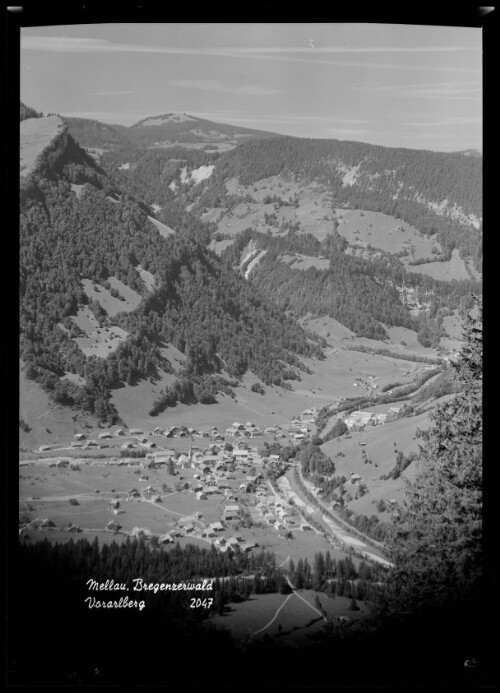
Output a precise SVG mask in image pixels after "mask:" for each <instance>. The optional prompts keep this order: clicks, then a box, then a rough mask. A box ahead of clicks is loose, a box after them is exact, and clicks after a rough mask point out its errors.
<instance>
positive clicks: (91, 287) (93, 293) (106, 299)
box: [82, 277, 142, 318]
mask: <svg viewBox="0 0 500 693" xmlns="http://www.w3.org/2000/svg"><path fill="white" fill-rule="evenodd" d="M109 283H110V285H111V286H112V287H113V288H114V289H116V291H118V293H119V294H120V296H121V298H115V297H114V296H112V295H111V294H110V292H109V291H108V290H107V289H105V288H104V287H103V286H101V285H100V284H98V283H97V282H93V281H90V279H82V285H83V290H84V291H85V293H86V295H87V296H88V297H89V299H90V300H91V301H97V302H98V303H99V305H100V306H101V308H103V309H104V310H105V311H106V313H107V314H108V315H109V317H110V318H113V317H114V316H115V315H117V314H118V313H122V312H126V313H130V312H131V311H132V310H135V308H137V306H138V305H139V303H140V302H141V300H142V296H140V295H139V294H138V293H137V292H136V291H134V290H133V289H130V288H129V287H128V286H127V285H126V284H124V283H123V282H121V281H120V280H119V279H117V278H116V277H110V278H109Z"/></svg>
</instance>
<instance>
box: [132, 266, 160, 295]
mask: <svg viewBox="0 0 500 693" xmlns="http://www.w3.org/2000/svg"><path fill="white" fill-rule="evenodd" d="M135 269H136V270H137V271H138V272H139V276H140V277H141V279H142V281H143V282H144V286H145V287H146V289H147V290H148V291H153V289H154V288H155V278H154V275H153V274H151V272H148V270H146V269H144V268H143V267H141V265H137V267H136V268H135Z"/></svg>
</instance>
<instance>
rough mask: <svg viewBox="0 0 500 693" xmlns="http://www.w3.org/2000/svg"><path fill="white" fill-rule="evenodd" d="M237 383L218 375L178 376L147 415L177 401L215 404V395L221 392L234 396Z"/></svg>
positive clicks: (160, 410) (154, 413)
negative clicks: (189, 377)
mask: <svg viewBox="0 0 500 693" xmlns="http://www.w3.org/2000/svg"><path fill="white" fill-rule="evenodd" d="M237 384H238V383H237V382H233V383H230V382H229V381H228V380H226V379H225V378H223V377H222V376H220V375H201V376H191V379H188V378H180V379H178V380H176V381H175V382H174V383H173V384H172V385H168V386H167V387H166V388H165V390H164V391H163V392H162V393H161V394H160V395H159V397H158V398H157V399H156V400H155V402H154V403H153V406H152V408H151V409H150V411H149V412H148V413H149V416H157V415H158V414H160V413H161V412H162V411H164V410H165V409H166V408H167V407H174V406H175V405H176V404H177V402H182V403H183V404H196V403H197V402H199V403H200V404H215V402H217V399H216V395H217V394H218V393H219V392H223V393H224V394H225V395H231V396H234V391H233V389H232V387H231V385H232V386H233V387H234V386H236V385H237Z"/></svg>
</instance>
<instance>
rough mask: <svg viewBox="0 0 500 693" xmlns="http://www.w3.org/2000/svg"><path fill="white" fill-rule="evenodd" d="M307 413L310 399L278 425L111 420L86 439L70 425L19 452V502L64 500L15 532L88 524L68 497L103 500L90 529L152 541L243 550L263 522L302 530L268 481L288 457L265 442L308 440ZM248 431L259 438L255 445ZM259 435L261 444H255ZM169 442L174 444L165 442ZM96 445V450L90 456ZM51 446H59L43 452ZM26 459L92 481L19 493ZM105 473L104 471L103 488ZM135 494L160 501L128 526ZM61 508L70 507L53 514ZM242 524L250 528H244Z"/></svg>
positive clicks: (251, 545)
mask: <svg viewBox="0 0 500 693" xmlns="http://www.w3.org/2000/svg"><path fill="white" fill-rule="evenodd" d="M316 416H317V410H316V408H314V407H313V408H311V409H308V410H305V411H304V412H302V413H301V414H300V415H298V416H295V417H293V419H292V420H291V422H290V424H289V425H288V426H287V427H286V428H285V427H283V426H278V425H277V424H274V425H271V426H268V427H266V428H265V429H263V430H262V429H259V428H258V427H257V426H256V425H255V424H254V423H252V422H250V421H248V422H246V423H244V424H243V423H239V422H237V421H235V422H233V423H232V424H231V425H230V426H228V427H227V428H225V429H222V430H219V429H218V428H216V427H212V428H211V429H209V430H199V429H195V428H193V427H187V426H178V427H166V428H160V427H157V428H155V429H154V430H152V431H143V430H142V429H136V428H130V429H125V428H122V427H117V428H115V429H109V430H103V431H101V432H99V433H98V434H97V435H96V436H95V438H94V439H88V438H87V434H86V433H83V432H77V433H75V434H74V439H73V440H72V441H71V442H70V443H69V444H57V445H56V444H54V445H42V446H40V448H39V450H38V453H39V455H37V457H36V459H31V460H22V461H21V462H20V472H21V498H20V502H21V503H22V502H23V501H25V502H30V501H35V500H40V501H44V499H45V498H50V499H51V500H50V502H48V505H47V510H48V509H49V504H50V509H51V510H54V509H55V508H58V509H61V505H63V504H64V506H65V511H64V512H62V513H61V512H56V513H54V512H52V516H51V517H36V518H34V519H33V520H30V521H29V522H25V523H21V524H20V528H19V533H20V535H25V536H30V535H31V536H32V533H33V531H36V532H37V533H38V532H39V531H40V530H52V532H54V531H56V530H57V531H56V533H57V535H59V534H60V532H64V533H70V534H75V533H79V532H88V531H90V530H91V528H90V527H88V520H87V521H84V522H79V510H80V508H77V507H75V506H79V505H81V504H84V503H87V504H89V503H90V504H93V505H95V501H96V500H98V501H99V508H100V511H99V512H98V513H97V515H95V517H99V518H100V517H103V512H102V509H103V507H106V513H107V514H108V517H110V519H109V520H108V521H107V522H106V523H105V526H104V527H102V528H100V531H101V532H102V531H104V532H107V533H110V532H111V533H112V534H113V535H114V536H116V537H118V536H122V537H123V536H135V537H143V538H144V539H146V540H150V541H152V542H154V543H155V544H158V545H165V544H172V543H174V542H177V541H179V540H182V539H183V538H184V539H189V540H198V541H201V542H206V543H209V544H212V545H213V546H215V547H216V548H218V549H219V550H220V551H222V552H226V551H229V552H231V551H234V550H236V547H238V548H239V550H241V551H245V552H246V551H251V550H252V549H255V548H257V547H259V546H260V542H259V541H258V537H259V536H260V535H264V536H265V535H266V534H267V533H269V531H271V532H273V533H277V535H278V537H279V538H281V539H288V538H290V533H291V531H292V530H294V531H300V530H304V531H307V530H310V527H309V526H308V525H307V523H306V522H305V521H304V519H303V518H302V516H301V515H300V513H299V512H298V511H297V510H296V509H295V508H294V507H293V505H292V504H289V503H288V502H287V500H286V498H285V497H284V496H280V494H279V493H278V492H277V490H276V489H274V488H273V486H272V484H271V483H270V482H269V476H271V477H272V476H273V475H276V476H278V475H279V474H282V473H283V472H284V471H285V470H286V469H287V468H288V467H289V466H290V463H287V462H286V461H285V460H283V459H281V456H280V454H276V453H274V454H270V453H269V452H266V450H269V447H268V446H269V445H272V444H273V443H276V442H279V444H280V446H284V445H287V444H292V445H296V444H298V443H300V442H302V441H305V442H308V441H309V440H310V438H311V432H312V427H313V425H314V421H315V418H316ZM255 439H257V440H255ZM257 441H259V444H260V445H259V446H257V445H255V443H256V442H257ZM264 441H266V443H267V446H266V447H262V445H263V444H264ZM173 444H175V445H176V447H177V448H178V447H182V448H183V449H182V450H180V449H174V448H173V447H172V445H173ZM167 445H168V447H167ZM276 448H277V449H278V450H279V449H280V448H278V447H277V446H276ZM97 450H98V451H99V452H100V453H101V454H99V455H97V456H96V455H95V452H96V451H97ZM54 452H57V453H63V452H65V453H66V455H64V456H60V457H59V456H58V457H53V456H52V454H53V453H54ZM33 467H35V468H37V469H39V468H42V469H43V470H44V471H45V473H46V474H49V473H50V474H52V475H54V474H56V473H60V474H73V476H75V474H74V473H75V472H76V473H77V474H80V475H81V474H82V471H83V470H86V471H87V472H88V473H89V475H90V476H91V478H92V483H94V482H95V481H97V480H98V479H99V477H100V478H101V486H100V487H95V488H94V489H89V488H87V489H82V490H83V493H79V494H76V493H75V494H74V497H72V498H71V499H68V497H67V494H65V495H64V496H63V499H64V500H61V502H60V503H57V500H56V498H55V497H54V496H26V495H25V493H24V492H23V486H24V484H23V481H24V482H27V480H28V479H29V478H31V475H30V474H28V473H27V472H28V470H31V469H33ZM55 470H57V472H56V471H55ZM117 472H119V473H118V474H117ZM24 475H26V476H24ZM124 475H125V476H124ZM130 475H133V476H132V477H131V476H130ZM108 477H109V479H108ZM122 478H126V479H127V481H129V480H131V479H134V481H130V483H129V484H128V486H127V487H125V488H124V487H123V486H122V484H121V483H120V481H119V480H121V479H122ZM110 479H113V480H114V481H113V482H112V488H109V490H108V486H110V484H109V483H108V480H110ZM104 480H105V482H104V483H102V482H103V481H104ZM32 483H35V482H32ZM119 486H121V487H120V488H118V487H119ZM47 488H48V487H47V484H45V485H44V486H43V489H42V491H41V492H43V493H47V492H48V490H47ZM64 501H65V502H64ZM68 502H69V503H70V505H69V507H68V505H67V503H68ZM144 504H148V506H147V507H149V509H150V510H151V505H154V506H156V508H157V509H158V510H160V509H161V510H163V513H162V515H161V521H160V522H158V519H157V518H156V517H155V521H154V522H149V524H148V522H141V523H140V524H139V523H137V524H134V525H133V526H130V525H131V520H132V519H134V520H135V519H138V517H143V513H141V512H135V511H136V510H137V509H138V507H139V506H140V505H142V506H144ZM68 511H69V512H70V513H71V515H72V516H73V517H70V518H69V520H68V521H67V523H65V524H61V522H60V520H61V519H62V518H63V517H64V519H66V516H67V513H68ZM56 515H59V516H60V518H58V517H56ZM153 515H154V512H153ZM172 515H174V516H177V517H172ZM143 519H147V518H145V517H144V518H143ZM94 524H95V521H94ZM85 525H87V527H86V526H85ZM159 526H161V527H162V530H161V531H159ZM251 528H255V529H253V531H251V532H250V531H249V530H250V529H251ZM94 529H95V527H94ZM256 530H257V531H256Z"/></svg>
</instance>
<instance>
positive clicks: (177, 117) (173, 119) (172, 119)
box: [131, 113, 198, 128]
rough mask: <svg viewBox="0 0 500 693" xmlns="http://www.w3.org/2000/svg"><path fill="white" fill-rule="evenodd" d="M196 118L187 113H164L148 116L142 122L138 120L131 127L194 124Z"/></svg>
mask: <svg viewBox="0 0 500 693" xmlns="http://www.w3.org/2000/svg"><path fill="white" fill-rule="evenodd" d="M197 120H198V118H193V117H192V116H190V115H188V114H187V113H165V114H163V115H158V116H150V117H149V118H145V119H144V120H140V121H139V122H138V123H135V124H134V125H132V126H131V127H133V128H134V127H151V126H152V125H165V124H166V123H185V122H188V121H192V122H193V123H195V122H196V121H197Z"/></svg>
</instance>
